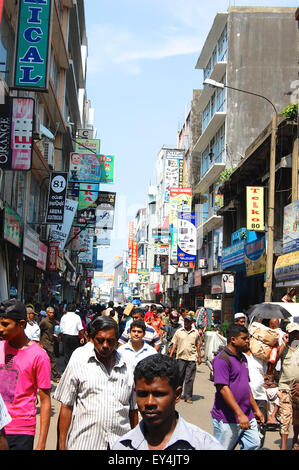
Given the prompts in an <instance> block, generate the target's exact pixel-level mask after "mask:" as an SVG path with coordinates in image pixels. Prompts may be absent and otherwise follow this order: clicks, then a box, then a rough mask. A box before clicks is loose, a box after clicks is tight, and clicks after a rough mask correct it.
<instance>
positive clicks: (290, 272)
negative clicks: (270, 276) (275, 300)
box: [274, 251, 299, 287]
mask: <svg viewBox="0 0 299 470" xmlns="http://www.w3.org/2000/svg"><path fill="white" fill-rule="evenodd" d="M274 275H275V279H276V281H277V283H276V286H277V287H284V286H292V285H294V286H295V285H299V251H293V252H291V253H287V254H285V255H282V256H279V258H278V259H277V261H276V264H275V269H274Z"/></svg>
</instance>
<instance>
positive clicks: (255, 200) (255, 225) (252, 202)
mask: <svg viewBox="0 0 299 470" xmlns="http://www.w3.org/2000/svg"><path fill="white" fill-rule="evenodd" d="M246 199H247V226H246V228H247V230H254V231H255V232H258V231H260V232H263V231H264V230H265V222H264V188H263V186H247V187H246Z"/></svg>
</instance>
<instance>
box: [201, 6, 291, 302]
mask: <svg viewBox="0 0 299 470" xmlns="http://www.w3.org/2000/svg"><path fill="white" fill-rule="evenodd" d="M294 13H295V9H294V8H275V7H269V8H267V7H230V8H229V9H228V11H227V12H224V13H218V14H217V15H216V17H215V19H214V22H213V25H212V27H211V29H210V31H209V34H208V36H207V38H206V41H205V43H204V46H203V48H202V50H201V53H200V56H199V58H198V61H197V64H196V68H197V69H199V70H202V72H203V82H204V81H205V80H206V79H210V80H214V81H215V82H218V83H222V84H224V85H225V86H224V87H223V88H218V87H216V88H215V87H214V88H213V87H207V86H204V87H203V90H202V92H201V94H200V96H199V98H198V106H199V109H200V111H201V112H202V132H201V135H200V136H199V138H198V140H197V142H196V144H195V146H194V148H193V152H194V153H195V154H197V155H199V159H198V160H199V164H198V167H197V168H198V172H197V173H196V174H195V175H194V180H193V194H194V195H195V197H196V198H197V199H196V200H197V201H198V202H199V203H200V204H201V207H202V209H201V220H200V221H199V226H198V238H199V239H200V243H199V247H201V248H200V250H199V252H198V255H199V256H198V258H199V262H198V267H199V268H204V269H203V271H202V274H203V284H202V286H201V290H203V291H204V293H205V295H206V296H208V297H209V296H210V294H211V282H213V279H212V278H213V276H214V275H216V274H217V275H218V274H219V273H220V272H221V271H222V267H221V261H222V244H223V228H222V227H223V219H222V216H221V215H219V214H218V212H217V211H218V209H219V208H220V207H221V206H222V204H223V197H222V195H221V194H220V193H219V191H218V188H219V183H220V181H221V177H222V176H223V175H224V173H223V172H227V171H229V170H230V169H233V168H235V167H236V166H237V165H238V163H239V162H240V161H241V160H242V159H243V158H244V156H245V151H246V149H247V147H248V146H249V145H250V143H251V142H252V141H253V140H254V139H255V138H256V137H257V136H258V135H259V133H260V132H261V131H262V130H263V129H264V128H265V127H266V125H267V123H268V122H269V119H270V118H271V116H272V114H273V108H272V107H271V104H270V103H269V102H267V101H266V99H263V98H260V97H257V96H252V95H250V94H248V93H244V92H241V91H236V90H233V89H231V88H229V87H232V88H236V89H239V90H243V91H245V92H246V91H247V92H252V93H256V94H258V95H261V96H263V97H265V98H267V99H268V100H270V102H272V103H273V104H274V106H275V107H276V109H277V110H278V111H280V110H281V109H282V108H283V107H285V106H286V105H287V104H289V96H288V93H289V91H290V90H291V89H292V84H293V83H294V81H295V80H296V79H297V67H298V65H297V51H296V47H294V45H295V44H296V41H297V31H296V24H295V21H294ZM286 31H287V32H288V34H286ZM212 297H213V296H212Z"/></svg>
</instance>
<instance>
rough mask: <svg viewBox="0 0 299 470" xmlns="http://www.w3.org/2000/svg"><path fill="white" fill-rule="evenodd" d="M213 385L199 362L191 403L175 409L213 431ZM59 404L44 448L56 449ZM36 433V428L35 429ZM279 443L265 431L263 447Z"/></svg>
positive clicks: (276, 446)
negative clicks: (211, 411) (211, 413)
mask: <svg viewBox="0 0 299 470" xmlns="http://www.w3.org/2000/svg"><path fill="white" fill-rule="evenodd" d="M62 363H63V361H62V358H59V360H58V367H59V369H60V370H61V367H62V366H61V364H62ZM55 388H56V384H54V383H52V391H51V396H53V393H54V391H55ZM214 390H215V389H214V385H213V383H212V382H211V381H210V380H209V369H208V367H207V366H206V364H204V363H203V364H201V365H200V366H199V367H198V368H197V373H196V379H195V383H194V392H193V393H194V396H193V398H194V402H193V404H192V405H189V404H187V403H185V402H184V401H183V400H181V401H180V403H178V405H177V410H178V411H179V412H180V413H181V415H182V416H183V418H185V419H186V420H187V421H189V422H191V423H193V424H196V425H197V426H199V427H201V428H202V429H203V430H205V431H207V432H209V433H210V434H212V433H213V427H212V420H211V415H210V410H211V408H212V405H213V401H214ZM59 408H60V404H59V403H58V402H57V401H56V400H54V399H53V400H52V418H51V424H50V431H49V435H48V440H47V447H46V450H55V449H56V429H57V419H58V414H59ZM37 421H38V424H37V427H38V425H39V415H38V420H37ZM37 435H38V429H37ZM291 437H292V434H291V435H290V439H289V440H288V449H291V444H292V442H291ZM279 445H280V436H279V433H278V432H267V434H266V440H265V444H264V448H265V449H269V450H279Z"/></svg>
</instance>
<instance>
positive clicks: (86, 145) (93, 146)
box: [75, 139, 101, 155]
mask: <svg viewBox="0 0 299 470" xmlns="http://www.w3.org/2000/svg"><path fill="white" fill-rule="evenodd" d="M100 144H101V141H100V140H99V139H76V145H75V152H78V153H95V154H96V155H99V153H100ZM90 151H92V152H90Z"/></svg>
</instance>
